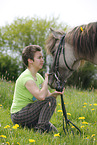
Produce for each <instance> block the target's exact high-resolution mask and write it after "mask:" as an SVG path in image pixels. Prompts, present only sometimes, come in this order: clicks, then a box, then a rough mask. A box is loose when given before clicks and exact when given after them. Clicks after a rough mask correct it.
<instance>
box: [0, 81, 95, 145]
mask: <svg viewBox="0 0 97 145" xmlns="http://www.w3.org/2000/svg"><path fill="white" fill-rule="evenodd" d="M13 92H14V83H12V82H6V81H4V80H3V81H0V145H97V91H96V90H91V91H89V90H86V91H81V90H77V89H74V88H66V89H65V91H64V102H65V106H66V110H67V116H68V119H69V120H71V121H72V122H73V123H74V124H75V125H77V126H78V127H79V128H80V129H81V132H82V135H81V137H80V135H79V133H78V132H77V130H76V129H75V128H72V129H73V130H74V134H75V136H73V135H72V133H71V130H70V129H69V134H67V135H65V134H64V131H63V122H62V120H63V116H62V110H61V103H60V96H58V97H57V107H56V110H55V113H54V114H53V116H52V118H51V120H50V121H51V122H52V123H53V124H54V125H55V126H56V127H57V129H58V133H59V134H57V135H56V136H55V133H53V134H52V133H49V134H46V133H43V134H40V133H38V132H34V131H33V129H31V130H29V129H28V128H24V129H23V128H21V127H20V126H19V127H16V128H13V126H14V125H13V123H12V121H11V117H10V107H11V103H12V98H13ZM79 117H81V118H79ZM29 139H31V140H29Z"/></svg>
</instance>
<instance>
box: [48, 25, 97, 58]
mask: <svg viewBox="0 0 97 145" xmlns="http://www.w3.org/2000/svg"><path fill="white" fill-rule="evenodd" d="M56 32H58V33H60V35H63V34H64V33H65V32H64V31H60V30H57V31H56ZM56 40H58V39H56V38H55V37H54V36H53V34H52V33H51V34H50V35H49V37H48V39H47V40H46V45H45V48H46V50H47V52H50V53H51V54H52V55H53V56H54V54H55V51H56V49H55V47H54V46H55V43H56ZM65 42H67V43H69V44H71V45H72V46H73V47H74V49H75V52H77V53H78V54H80V53H82V54H84V55H87V54H89V55H90V57H93V56H94V55H95V51H97V50H96V49H97V22H93V23H89V24H87V25H81V26H77V27H75V28H74V29H72V30H71V31H69V32H68V33H66V37H65Z"/></svg>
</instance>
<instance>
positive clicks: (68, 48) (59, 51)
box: [46, 22, 97, 90]
mask: <svg viewBox="0 0 97 145" xmlns="http://www.w3.org/2000/svg"><path fill="white" fill-rule="evenodd" d="M51 32H52V33H51V34H50V36H49V37H48V39H47V40H46V49H47V50H48V52H49V53H50V55H51V57H52V61H51V63H52V64H51V68H50V74H51V75H49V85H50V86H51V88H55V89H57V90H58V83H59V82H60V83H59V84H60V86H61V87H62V85H64V82H66V81H67V79H68V78H69V77H70V76H71V75H72V73H73V72H74V71H75V70H77V68H79V66H80V64H81V60H86V61H89V62H92V63H94V64H97V22H94V23H90V24H88V25H81V26H77V27H75V28H74V29H73V30H71V31H70V32H68V33H66V34H65V32H64V31H55V30H53V29H51Z"/></svg>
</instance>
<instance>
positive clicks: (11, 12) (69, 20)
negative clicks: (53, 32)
mask: <svg viewBox="0 0 97 145" xmlns="http://www.w3.org/2000/svg"><path fill="white" fill-rule="evenodd" d="M35 16H37V17H39V18H48V19H49V18H50V17H55V18H57V17H59V19H58V21H59V22H62V23H64V24H66V25H69V26H70V27H75V26H78V25H82V24H88V23H90V22H94V21H97V0H0V27H2V26H5V25H6V24H11V23H12V22H13V21H14V20H15V19H16V18H17V17H19V18H22V17H23V18H25V17H29V18H31V17H35Z"/></svg>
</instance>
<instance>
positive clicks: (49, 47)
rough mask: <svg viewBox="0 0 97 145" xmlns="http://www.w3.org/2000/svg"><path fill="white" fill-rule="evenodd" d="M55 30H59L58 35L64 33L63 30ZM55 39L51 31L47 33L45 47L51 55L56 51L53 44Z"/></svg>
mask: <svg viewBox="0 0 97 145" xmlns="http://www.w3.org/2000/svg"><path fill="white" fill-rule="evenodd" d="M56 32H59V33H60V35H63V34H64V33H65V32H63V31H56ZM57 40H58V39H57V38H55V37H54V36H53V34H52V33H51V34H50V35H49V37H48V39H47V40H46V43H45V48H46V50H47V53H48V54H49V53H51V54H52V55H53V56H54V55H55V52H56V47H55V44H56V41H57Z"/></svg>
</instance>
